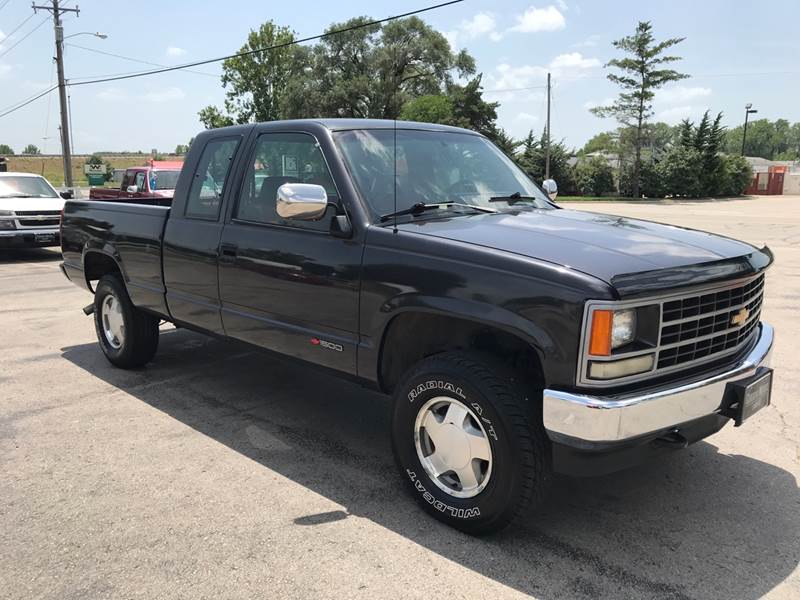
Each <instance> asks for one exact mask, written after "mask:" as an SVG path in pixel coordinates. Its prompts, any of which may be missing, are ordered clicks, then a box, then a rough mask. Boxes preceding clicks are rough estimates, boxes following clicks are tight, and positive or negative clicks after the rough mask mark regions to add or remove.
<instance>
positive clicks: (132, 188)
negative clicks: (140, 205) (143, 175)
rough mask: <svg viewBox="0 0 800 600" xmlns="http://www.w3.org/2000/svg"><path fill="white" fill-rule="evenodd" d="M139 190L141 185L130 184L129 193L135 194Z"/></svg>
mask: <svg viewBox="0 0 800 600" xmlns="http://www.w3.org/2000/svg"><path fill="white" fill-rule="evenodd" d="M138 191H139V186H138V185H129V186H128V193H129V194H135V193H136V192H138Z"/></svg>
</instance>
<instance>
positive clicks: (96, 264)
mask: <svg viewBox="0 0 800 600" xmlns="http://www.w3.org/2000/svg"><path fill="white" fill-rule="evenodd" d="M109 274H118V275H119V276H120V278H121V280H122V282H123V284H124V283H125V281H126V277H125V272H124V271H123V269H122V265H121V262H120V260H119V257H118V256H117V255H116V254H115V253H113V252H109V251H108V250H106V249H99V248H87V249H86V250H85V251H84V253H83V276H84V278H85V279H86V287H88V288H89V290H91V291H92V293H94V288H93V287H92V281H98V280H99V279H101V278H102V277H103V276H105V275H109Z"/></svg>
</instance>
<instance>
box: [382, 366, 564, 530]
mask: <svg viewBox="0 0 800 600" xmlns="http://www.w3.org/2000/svg"><path fill="white" fill-rule="evenodd" d="M537 401H538V399H537V398H530V399H528V398H526V395H525V388H523V387H522V386H521V385H520V384H519V383H518V382H514V381H512V380H511V379H510V378H508V377H504V376H503V375H501V374H499V373H498V372H497V371H496V370H494V369H492V368H491V367H490V366H489V365H488V363H486V362H484V361H482V360H481V359H480V358H476V357H473V356H471V355H468V354H464V353H456V352H454V353H446V354H441V355H437V356H433V357H431V358H429V359H426V360H424V361H422V362H421V363H419V364H418V365H417V366H415V367H414V368H413V369H412V370H411V372H410V373H408V374H407V375H406V376H405V377H404V379H403V381H402V382H401V383H400V384H399V385H398V386H397V389H396V392H395V400H394V414H393V419H392V446H393V450H394V455H395V459H396V461H397V463H398V466H399V468H400V470H401V473H402V476H403V477H404V478H405V479H406V481H407V482H408V484H409V485H410V488H411V491H412V494H413V495H414V496H415V498H416V499H417V501H418V502H419V503H420V504H421V505H422V507H423V508H424V509H425V510H426V511H427V512H429V513H430V514H432V515H433V516H434V517H436V518H437V519H439V520H440V521H443V522H445V523H447V524H448V525H451V526H453V527H455V528H457V529H460V530H462V531H465V532H467V533H472V534H483V533H490V532H493V531H497V530H500V529H502V528H504V527H506V526H507V525H509V524H510V523H511V522H512V521H513V520H514V519H515V518H516V517H517V516H519V515H520V514H521V513H523V511H524V510H525V509H527V508H530V507H531V506H532V505H535V504H537V503H538V502H540V501H541V500H542V499H543V497H544V495H545V492H546V491H547V489H548V485H549V482H550V473H551V470H550V446H549V441H548V439H547V434H546V433H545V431H544V428H543V427H542V424H541V419H540V417H539V416H538V413H537V411H536V410H534V409H533V407H534V406H535V405H534V404H533V403H535V402H537Z"/></svg>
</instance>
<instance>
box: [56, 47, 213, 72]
mask: <svg viewBox="0 0 800 600" xmlns="http://www.w3.org/2000/svg"><path fill="white" fill-rule="evenodd" d="M64 45H65V46H69V47H70V48H80V49H81V50H86V51H87V52H94V53H95V54H104V55H105V56H113V57H114V58H120V59H122V60H128V61H130V62H135V63H140V64H143V65H150V66H152V67H166V66H167V65H162V64H159V63H154V62H149V61H146V60H141V59H139V58H132V57H130V56H123V55H122V54H114V53H113V52H106V51H105V50H98V49H96V48H89V47H88V46H79V45H78V44H64ZM136 72H138V71H131V72H129V73H117V74H115V75H102V76H101V77H114V76H116V75H129V74H130V73H136ZM186 72H187V73H195V74H197V75H206V76H208V77H219V75H218V74H216V73H208V72H206V71H193V70H191V69H186ZM96 77H97V76H96V75H93V76H89V77H71V78H70V80H72V81H74V80H76V79H94V78H96Z"/></svg>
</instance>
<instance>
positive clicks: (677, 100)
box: [656, 85, 711, 104]
mask: <svg viewBox="0 0 800 600" xmlns="http://www.w3.org/2000/svg"><path fill="white" fill-rule="evenodd" d="M710 95H711V88H706V87H688V86H685V85H676V86H672V87H668V88H665V89H663V90H661V91H660V92H657V93H656V98H657V99H658V100H659V101H661V102H666V103H667V104H681V103H685V102H691V101H692V100H694V99H695V98H705V97H707V96H710Z"/></svg>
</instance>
